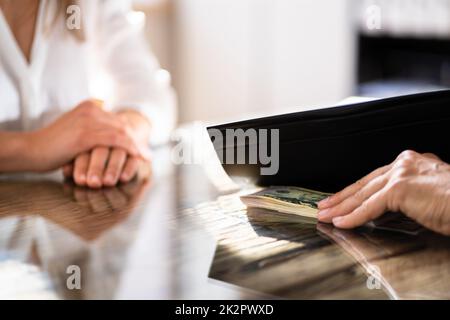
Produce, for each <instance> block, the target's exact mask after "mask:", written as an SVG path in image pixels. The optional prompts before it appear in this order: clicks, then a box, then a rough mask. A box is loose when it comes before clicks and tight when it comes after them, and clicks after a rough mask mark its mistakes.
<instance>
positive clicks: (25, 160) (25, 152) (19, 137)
mask: <svg viewBox="0 0 450 320" xmlns="http://www.w3.org/2000/svg"><path fill="white" fill-rule="evenodd" d="M1 140H2V145H3V147H2V150H1V152H0V158H1V159H0V160H1V161H0V164H1V166H0V171H2V172H16V171H33V170H34V168H33V167H34V161H33V159H32V155H31V153H32V151H31V141H30V140H31V137H30V133H28V132H27V133H22V132H21V133H19V132H4V133H2V135H1Z"/></svg>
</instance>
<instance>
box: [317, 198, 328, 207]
mask: <svg viewBox="0 0 450 320" xmlns="http://www.w3.org/2000/svg"><path fill="white" fill-rule="evenodd" d="M329 199H330V197H327V198H325V199H323V200H321V201H319V202H317V206H318V207H319V208H320V207H321V206H323V205H325V204H326V203H327V202H328V200H329Z"/></svg>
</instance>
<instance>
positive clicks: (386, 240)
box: [317, 223, 450, 299]
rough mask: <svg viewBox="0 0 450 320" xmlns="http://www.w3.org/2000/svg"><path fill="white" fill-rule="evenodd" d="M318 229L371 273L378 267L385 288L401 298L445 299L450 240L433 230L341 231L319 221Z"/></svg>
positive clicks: (448, 289)
mask: <svg viewBox="0 0 450 320" xmlns="http://www.w3.org/2000/svg"><path fill="white" fill-rule="evenodd" d="M317 230H318V231H319V232H320V233H321V234H322V235H324V236H325V237H326V238H328V239H331V240H333V241H334V242H335V243H336V244H337V245H339V246H340V247H341V248H342V249H344V250H345V251H346V252H347V253H348V254H349V255H350V256H351V257H353V258H354V259H355V260H356V261H357V262H358V263H360V264H361V266H362V267H363V268H364V269H365V270H366V271H367V272H368V274H370V273H371V272H373V270H377V272H378V275H377V276H378V277H379V280H380V281H381V284H382V285H383V286H384V288H385V289H386V290H387V291H388V292H389V293H390V294H391V295H392V296H393V297H394V298H400V299H424V298H426V299H433V298H435V299H443V298H445V299H448V298H450V294H449V292H450V283H449V282H448V281H446V280H445V279H449V277H450V271H449V270H450V252H449V251H448V247H449V245H450V241H449V240H448V239H447V238H446V237H443V236H440V235H437V234H434V233H425V234H420V235H419V236H411V235H407V234H399V233H395V234H394V233H389V232H369V231H367V230H359V231H356V230H342V229H338V228H335V227H334V226H332V225H328V224H323V223H318V224H317Z"/></svg>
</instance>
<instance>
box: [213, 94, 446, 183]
mask: <svg viewBox="0 0 450 320" xmlns="http://www.w3.org/2000/svg"><path fill="white" fill-rule="evenodd" d="M211 129H217V130H220V132H222V134H223V136H224V137H225V132H226V129H243V130H244V131H245V130H247V129H255V130H257V131H258V130H259V129H279V170H278V172H277V173H276V174H274V175H262V174H261V170H260V169H261V167H263V166H264V165H263V164H261V163H260V162H259V161H258V163H256V164H248V163H246V164H237V163H229V164H225V163H224V164H223V167H224V169H225V171H226V172H227V173H228V174H229V175H231V176H245V177H248V178H253V179H254V180H255V182H256V183H258V184H260V185H297V186H302V187H306V188H311V189H316V190H322V191H327V192H336V191H338V190H340V189H341V188H343V187H345V186H347V185H349V184H350V183H353V182H354V181H356V180H357V179H359V178H361V177H363V176H364V175H366V174H368V173H369V172H371V171H372V170H374V169H376V168H378V167H380V166H383V165H386V164H389V163H391V162H392V161H393V160H395V158H396V157H397V156H398V155H399V154H400V153H401V152H402V151H404V150H415V151H417V152H421V153H423V152H431V153H434V154H436V155H438V156H439V157H440V158H441V159H443V160H444V161H446V162H450V134H449V133H450V90H441V91H434V92H427V93H420V94H413V95H406V96H399V97H392V98H387V99H379V100H374V101H369V102H363V103H356V104H350V105H343V106H337V107H332V108H326V109H319V110H312V111H304V112H297V113H290V114H284V115H278V116H272V117H265V118H259V119H253V120H246V121H241V122H234V123H228V124H222V125H218V126H211V127H208V132H209V133H210V137H211V138H212V139H211V140H212V141H213V143H214V146H215V148H216V151H217V152H219V151H220V152H223V154H224V155H226V153H227V152H230V150H231V149H233V151H234V152H235V154H237V152H239V151H243V150H244V151H247V152H248V150H249V148H251V147H252V146H251V145H250V143H249V142H248V141H247V140H246V141H245V142H244V143H243V144H241V145H239V144H237V143H236V142H235V141H234V142H233V141H217V137H214V138H213V136H212V134H211V132H212V130H211ZM216 132H217V131H216ZM218 142H220V143H218ZM269 145H270V144H269ZM224 159H225V158H224Z"/></svg>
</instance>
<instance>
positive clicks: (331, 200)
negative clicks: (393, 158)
mask: <svg viewBox="0 0 450 320" xmlns="http://www.w3.org/2000/svg"><path fill="white" fill-rule="evenodd" d="M391 167H392V165H387V166H384V167H381V168H378V169H376V170H375V171H372V172H371V173H369V174H368V175H367V176H365V177H364V178H362V179H360V180H358V181H357V182H355V183H353V184H352V185H350V186H348V187H346V188H345V189H343V190H342V191H340V192H338V193H336V194H334V195H332V196H330V197H328V198H326V199H324V200H322V201H320V202H319V203H318V204H317V205H318V207H319V209H321V210H323V209H327V208H330V207H333V206H335V205H337V204H338V203H341V202H342V201H344V200H345V199H347V198H348V197H350V196H351V195H353V194H355V193H356V192H358V191H359V190H360V189H362V188H363V187H364V186H365V185H366V184H367V183H368V182H369V181H371V180H373V179H375V178H376V177H379V176H381V175H382V174H384V173H386V172H387V171H388V170H389V169H390V168H391Z"/></svg>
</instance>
